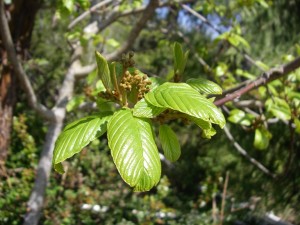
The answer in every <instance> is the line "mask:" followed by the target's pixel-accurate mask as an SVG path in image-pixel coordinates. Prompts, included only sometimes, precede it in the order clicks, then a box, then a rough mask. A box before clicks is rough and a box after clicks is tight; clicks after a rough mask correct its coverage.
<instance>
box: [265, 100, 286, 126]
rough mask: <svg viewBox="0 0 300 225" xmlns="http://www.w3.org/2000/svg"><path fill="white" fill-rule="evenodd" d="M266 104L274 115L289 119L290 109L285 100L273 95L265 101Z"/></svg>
mask: <svg viewBox="0 0 300 225" xmlns="http://www.w3.org/2000/svg"><path fill="white" fill-rule="evenodd" d="M266 106H267V110H268V111H269V112H271V113H272V114H273V115H274V116H275V117H277V118H279V119H281V120H284V121H286V120H290V119H291V109H290V106H289V105H288V104H287V102H286V101H285V100H283V99H280V98H278V97H273V98H272V99H268V100H267V101H266Z"/></svg>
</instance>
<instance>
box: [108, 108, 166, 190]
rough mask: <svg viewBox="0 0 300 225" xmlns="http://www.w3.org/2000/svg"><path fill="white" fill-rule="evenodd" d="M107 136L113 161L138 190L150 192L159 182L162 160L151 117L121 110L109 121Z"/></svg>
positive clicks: (127, 180) (126, 180) (124, 178)
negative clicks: (141, 116) (135, 115)
mask: <svg viewBox="0 0 300 225" xmlns="http://www.w3.org/2000/svg"><path fill="white" fill-rule="evenodd" d="M107 137H108V145H109V148H110V149H111V155H112V157H113V161H114V163H115V164H116V167H117V169H118V171H119V173H120V175H121V177H122V178H123V180H124V181H125V182H126V183H128V184H129V185H130V186H131V187H133V188H134V191H148V190H150V189H151V188H152V187H153V186H155V185H156V184H157V183H158V181H159V179H160V175H161V162H160V158H159V154H158V150H157V147H156V144H155V141H154V134H153V130H152V124H151V121H150V120H149V119H142V118H136V117H134V116H133V115H132V112H131V110H129V109H123V110H120V111H118V112H116V113H115V114H114V115H113V117H112V119H111V120H110V121H109V123H108V127H107Z"/></svg>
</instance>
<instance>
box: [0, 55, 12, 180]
mask: <svg viewBox="0 0 300 225" xmlns="http://www.w3.org/2000/svg"><path fill="white" fill-rule="evenodd" d="M2 59H4V57H2ZM3 61H6V60H3ZM15 83H16V82H15V77H14V76H13V73H12V70H11V68H10V67H8V66H6V65H3V64H2V71H1V77H0V87H1V88H0V167H3V166H4V162H5V160H6V158H7V154H8V147H9V141H10V134H11V123H12V116H13V106H14V104H15V99H16V98H15V97H16V88H15ZM3 168H4V167H3ZM0 176H1V172H0Z"/></svg>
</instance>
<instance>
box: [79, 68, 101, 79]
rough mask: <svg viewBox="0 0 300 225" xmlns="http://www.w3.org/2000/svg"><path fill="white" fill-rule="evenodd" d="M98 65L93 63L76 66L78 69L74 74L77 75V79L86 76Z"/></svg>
mask: <svg viewBox="0 0 300 225" xmlns="http://www.w3.org/2000/svg"><path fill="white" fill-rule="evenodd" d="M96 67H97V65H96V64H91V65H87V66H82V67H79V68H76V70H75V71H74V76H75V77H76V79H81V78H85V77H86V76H87V75H88V74H89V73H91V72H92V71H93V70H95V69H96Z"/></svg>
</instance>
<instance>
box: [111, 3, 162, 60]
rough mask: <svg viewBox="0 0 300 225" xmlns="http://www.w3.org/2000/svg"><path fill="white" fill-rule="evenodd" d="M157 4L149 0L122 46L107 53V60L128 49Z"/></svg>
mask: <svg viewBox="0 0 300 225" xmlns="http://www.w3.org/2000/svg"><path fill="white" fill-rule="evenodd" d="M158 6H159V2H158V0H150V2H149V4H148V6H147V8H146V9H145V11H144V13H143V15H142V17H141V18H140V20H139V21H138V22H137V23H136V25H135V26H134V27H133V28H132V30H131V32H130V34H129V36H128V38H127V40H126V42H125V43H124V44H123V46H122V47H121V48H120V49H118V50H116V51H115V52H112V53H111V54H109V55H107V57H106V58H107V60H108V61H111V60H116V59H117V58H118V57H119V56H120V55H122V54H123V53H124V52H126V51H128V50H129V49H130V48H131V46H132V45H133V43H134V42H135V40H136V39H137V37H138V36H139V34H140V32H141V31H142V29H143V28H144V26H145V25H146V23H147V21H148V20H149V19H150V18H151V17H152V16H153V15H154V13H155V9H156V8H157V7H158Z"/></svg>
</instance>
